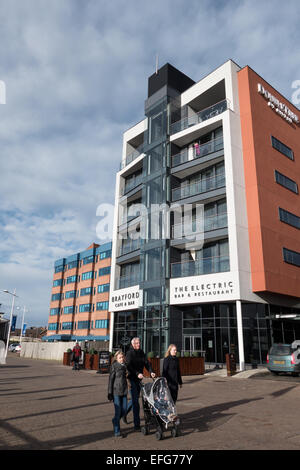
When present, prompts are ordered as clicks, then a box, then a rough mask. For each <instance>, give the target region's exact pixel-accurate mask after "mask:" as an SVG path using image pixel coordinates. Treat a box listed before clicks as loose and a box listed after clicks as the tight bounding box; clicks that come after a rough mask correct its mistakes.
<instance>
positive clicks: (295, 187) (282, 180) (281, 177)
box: [275, 170, 298, 194]
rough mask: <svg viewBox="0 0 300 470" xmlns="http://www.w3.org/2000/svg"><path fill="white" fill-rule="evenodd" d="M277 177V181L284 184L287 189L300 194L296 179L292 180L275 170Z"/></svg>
mask: <svg viewBox="0 0 300 470" xmlns="http://www.w3.org/2000/svg"><path fill="white" fill-rule="evenodd" d="M275 179H276V183H278V184H280V185H281V186H284V187H285V188H286V189H289V190H290V191H293V192H294V193H296V194H298V185H297V183H296V182H295V181H293V180H291V179H290V178H288V177H287V176H284V175H283V174H281V173H279V171H277V170H275Z"/></svg>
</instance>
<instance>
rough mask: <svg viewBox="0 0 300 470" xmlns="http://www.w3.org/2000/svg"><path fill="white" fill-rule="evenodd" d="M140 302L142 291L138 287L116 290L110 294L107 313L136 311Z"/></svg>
mask: <svg viewBox="0 0 300 470" xmlns="http://www.w3.org/2000/svg"><path fill="white" fill-rule="evenodd" d="M141 301H142V291H140V288H139V286H132V287H127V288H126V289H118V290H115V291H113V292H111V293H110V299H109V311H110V312H120V311H122V310H132V309H137V308H139V306H140V302H141Z"/></svg>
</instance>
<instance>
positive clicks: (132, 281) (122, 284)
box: [116, 273, 140, 289]
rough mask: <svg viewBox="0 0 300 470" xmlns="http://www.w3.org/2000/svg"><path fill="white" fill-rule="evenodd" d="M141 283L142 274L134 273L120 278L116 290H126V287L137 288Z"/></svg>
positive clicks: (117, 280)
mask: <svg viewBox="0 0 300 470" xmlns="http://www.w3.org/2000/svg"><path fill="white" fill-rule="evenodd" d="M139 282H140V274H139V273H134V274H131V275H127V276H120V277H119V278H118V279H116V289H125V288H126V287H131V286H135V285H136V284H139Z"/></svg>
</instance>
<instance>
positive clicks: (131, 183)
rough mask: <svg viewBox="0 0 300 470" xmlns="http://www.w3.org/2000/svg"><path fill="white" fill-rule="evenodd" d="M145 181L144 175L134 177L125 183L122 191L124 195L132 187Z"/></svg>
mask: <svg viewBox="0 0 300 470" xmlns="http://www.w3.org/2000/svg"><path fill="white" fill-rule="evenodd" d="M142 181H143V177H142V175H139V176H137V177H136V178H132V179H131V180H130V181H128V182H126V183H125V186H124V188H123V190H122V191H121V194H122V196H124V194H126V193H128V192H129V191H131V190H132V189H134V188H136V187H137V186H138V185H139V184H141V183H142Z"/></svg>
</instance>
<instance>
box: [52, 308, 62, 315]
mask: <svg viewBox="0 0 300 470" xmlns="http://www.w3.org/2000/svg"><path fill="white" fill-rule="evenodd" d="M59 310H60V309H59V308H50V315H59Z"/></svg>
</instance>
